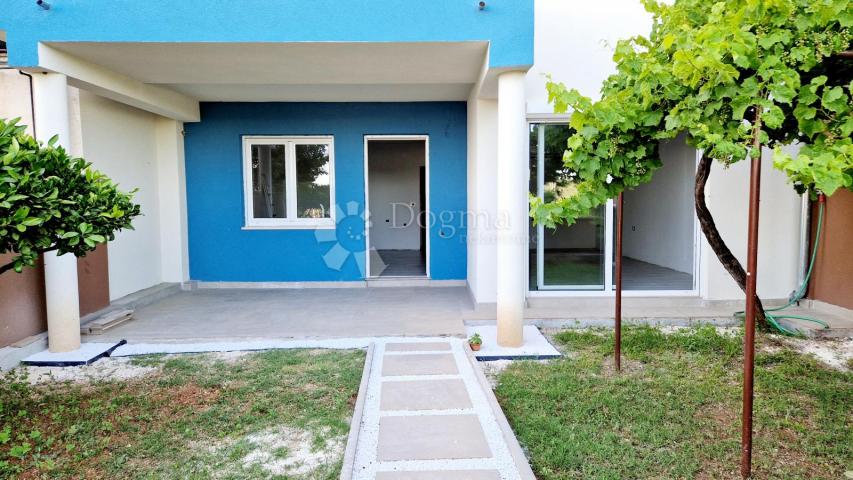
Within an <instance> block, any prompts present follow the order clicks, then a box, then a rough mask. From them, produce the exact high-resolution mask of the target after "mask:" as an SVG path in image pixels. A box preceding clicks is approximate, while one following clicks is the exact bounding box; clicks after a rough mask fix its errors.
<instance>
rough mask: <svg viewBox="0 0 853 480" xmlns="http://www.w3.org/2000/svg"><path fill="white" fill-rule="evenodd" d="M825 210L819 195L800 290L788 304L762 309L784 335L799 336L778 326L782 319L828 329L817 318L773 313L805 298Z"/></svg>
mask: <svg viewBox="0 0 853 480" xmlns="http://www.w3.org/2000/svg"><path fill="white" fill-rule="evenodd" d="M825 208H826V197H825V196H824V195H823V194H822V193H821V194H820V196H819V200H818V216H817V229H816V230H815V241H814V247H813V248H812V255H811V260H809V268H808V270H806V276H805V278H803V283H802V284H801V285H800V288H798V289H797V290H796V291H794V293H792V294H791V297H790V298H789V299H788V303H786V304H785V305H782V306H781V307H775V308H766V309H764V317H765V318H767V323H769V324H770V326H771V327H772V328H773V329H775V330H777V331H778V332H780V333H782V334H784V335H791V336H800V335H801V334H800V333H799V332H797V331H796V330H791V329H788V328H785V327H783V326H782V325H780V324H779V320H780V319H782V318H793V319H797V320H803V321H806V322H812V323H816V324H818V325H821V326H822V327H823V328H829V325H828V324H827V323H826V322H824V321H823V320H819V319H817V318H812V317H807V316H805V315H784V314H777V313H775V312H782V311H783V310H785V309H786V308H788V307H791V306H793V305H794V304H796V303H797V302H799V301H800V300H802V299H803V297H805V296H806V290H807V289H808V286H809V278H811V276H812V269H813V268H814V264H815V259H816V258H817V248H818V246H819V245H820V235H821V231H822V230H823V214H824V209H825ZM744 315H745V312H743V311H739V312H735V316H736V317H743V316H744Z"/></svg>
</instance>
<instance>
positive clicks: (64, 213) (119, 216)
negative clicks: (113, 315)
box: [0, 118, 140, 274]
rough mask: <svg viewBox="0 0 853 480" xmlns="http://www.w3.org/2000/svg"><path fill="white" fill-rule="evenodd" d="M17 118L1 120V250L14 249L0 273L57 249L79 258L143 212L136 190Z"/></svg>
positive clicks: (0, 251) (29, 263)
mask: <svg viewBox="0 0 853 480" xmlns="http://www.w3.org/2000/svg"><path fill="white" fill-rule="evenodd" d="M18 121H19V119H17V118H16V119H13V120H9V121H7V120H4V119H0V253H8V252H12V253H14V254H15V255H14V257H13V258H12V261H10V262H9V263H7V264H5V265H0V274H2V273H4V272H6V271H9V270H15V271H16V272H21V270H23V268H24V267H31V266H33V265H35V263H36V261H37V260H38V257H39V255H40V254H42V253H44V252H48V251H53V250H55V251H57V253H59V254H60V255H62V254H64V253H73V254H74V255H76V256H78V257H81V256H84V255H86V253H87V252H89V251H91V250H94V249H95V247H96V246H97V245H98V244H99V243H104V242H106V241H109V240H113V239H114V238H115V232H117V231H120V230H121V229H125V228H127V229H132V228H133V227H132V226H131V220H132V219H133V218H134V217H136V216H137V215H139V214H140V209H139V205H137V204H135V203H133V202H132V201H131V200H132V198H133V193H135V191H132V192H129V193H125V192H122V191H120V190H119V189H118V188H117V186H116V184H114V183H113V182H112V181H111V180H110V179H109V178H108V177H107V176H106V175H104V174H102V173H100V172H98V171H96V170H93V169H92V168H90V166H91V164H90V163H89V162H87V161H86V160H84V159H82V158H77V157H73V156H71V155H69V154H68V153H67V152H66V151H65V149H64V148H62V147H61V146H58V145H56V141H57V137H56V136H54V137H53V138H51V139H50V141H48V142H47V145H44V144H41V143H39V142H37V141H36V140H35V139H34V138H33V137H31V136H30V135H27V134H26V133H24V130H25V127H24V126H23V125H18Z"/></svg>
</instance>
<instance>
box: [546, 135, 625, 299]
mask: <svg viewBox="0 0 853 480" xmlns="http://www.w3.org/2000/svg"><path fill="white" fill-rule="evenodd" d="M569 135H571V128H570V127H569V126H568V125H564V124H555V123H538V124H537V123H534V124H531V125H530V185H531V189H530V190H531V193H532V194H533V195H536V196H538V197H540V198H543V199H545V201H549V202H550V201H554V200H559V199H560V198H563V197H566V196H570V195H572V194H574V192H575V188H576V186H575V183H574V178H575V174H574V172H572V171H571V170H568V169H566V168H565V167H564V166H563V152H564V151H565V149H566V141H567V140H568V138H569ZM606 212H607V210H606V208H605V207H604V206H601V207H599V208H597V209H595V210H593V211H592V212H590V213H589V214H588V215H586V216H585V217H583V218H579V219H578V220H577V222H576V223H574V224H573V225H571V226H566V225H560V226H558V227H557V228H554V229H546V228H544V227H542V226H541V225H539V226H534V227H532V231H531V236H530V238H531V248H530V251H531V261H530V267H531V268H530V271H531V289H532V290H604V286H605V285H606V282H607V278H605V277H609V275H607V270H606V265H607V263H608V262H607V261H606V259H607V251H606V250H607V248H606V246H607V243H608V242H607V241H606V240H605V239H606V238H607V236H606V232H605V230H606V225H607V218H606V217H607V215H606Z"/></svg>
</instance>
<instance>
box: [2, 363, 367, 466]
mask: <svg viewBox="0 0 853 480" xmlns="http://www.w3.org/2000/svg"><path fill="white" fill-rule="evenodd" d="M106 361H110V360H106ZM363 362H364V352H362V351H308V350H279V351H269V352H261V353H254V354H249V355H246V356H244V357H240V358H238V359H233V360H227V361H226V360H223V359H221V358H219V357H216V356H211V355H205V354H202V355H180V356H169V357H162V356H160V357H141V358H139V359H136V360H134V361H133V363H134V364H136V365H138V366H149V367H152V366H153V367H157V370H155V371H154V373H151V374H149V375H145V376H142V377H139V378H135V379H130V380H124V381H97V382H89V383H68V382H66V383H60V382H49V383H47V384H39V385H35V386H32V385H30V384H29V383H28V382H26V380H25V379H24V378H22V372H23V371H22V370H18V371H13V372H11V373H10V374H8V375H7V376H6V377H5V378H2V383H0V478H12V477H14V478H158V479H159V478H193V479H196V478H199V479H201V478H273V477H274V478H311V479H334V478H337V476H338V474H339V471H340V466H341V457H342V453H343V444H344V442H345V436H346V434H347V432H348V430H349V418H350V416H351V414H352V409H353V405H354V401H355V397H356V394H357V391H358V385H359V382H360V379H361V372H362V367H363ZM316 452H327V453H328V454H329V455H330V457H328V458H324V457H322V456H319V457H318V455H321V454H320V453H316ZM297 454H299V455H301V457H299V458H305V457H306V456H307V457H308V458H309V460H310V462H309V461H303V462H302V463H293V458H295V456H296V455H297ZM312 455H314V458H313V459H311V457H312ZM318 458H319V460H318ZM323 460H328V461H323Z"/></svg>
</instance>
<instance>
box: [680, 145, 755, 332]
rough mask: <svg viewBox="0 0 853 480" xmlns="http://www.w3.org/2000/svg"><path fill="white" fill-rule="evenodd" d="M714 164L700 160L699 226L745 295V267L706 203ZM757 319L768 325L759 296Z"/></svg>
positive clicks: (697, 190)
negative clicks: (727, 243) (729, 245)
mask: <svg viewBox="0 0 853 480" xmlns="http://www.w3.org/2000/svg"><path fill="white" fill-rule="evenodd" d="M713 163H714V159H712V158H710V157H708V156H707V155H702V158H701V159H700V160H699V166H698V167H697V169H696V185H695V189H694V195H693V198H694V202H695V204H696V216H697V217H698V218H699V226H700V227H701V228H702V233H703V234H704V235H705V238H706V239H707V240H708V244H709V245H710V246H711V250H713V251H714V253H715V254H716V255H717V258H718V259H719V260H720V263H722V264H723V268H725V269H726V271H727V272H729V275H731V276H732V278H734V280H735V282H737V284H738V287H740V289H741V290H743V291H744V293H745V292H746V271H745V270H744V269H743V265H741V263H740V261H738V259H737V257H735V256H734V254H733V253H732V251H731V250H730V249H729V247H728V245H726V242H725V241H724V240H723V237H722V236H721V235H720V231H719V230H718V229H717V225H716V223H715V222H714V217H713V215H711V210H709V209H708V205H707V204H706V203H705V185H706V184H707V183H708V177H709V176H710V174H711V165H713ZM755 319H756V320H757V322H758V324H759V325H762V326H763V325H765V324H766V319H765V317H764V305H762V303H761V299H760V298H759V297H758V295H756V296H755Z"/></svg>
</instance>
